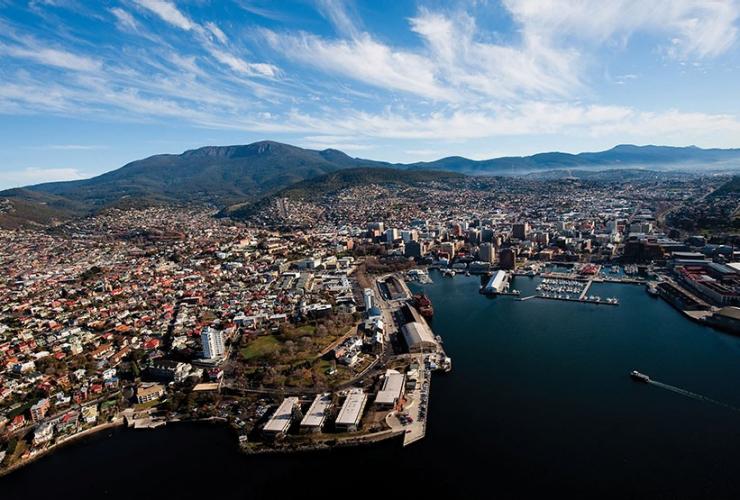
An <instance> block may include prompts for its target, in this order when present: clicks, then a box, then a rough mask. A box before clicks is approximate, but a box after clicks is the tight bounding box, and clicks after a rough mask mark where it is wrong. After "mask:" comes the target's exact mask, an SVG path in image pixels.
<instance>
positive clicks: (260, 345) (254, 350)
mask: <svg viewBox="0 0 740 500" xmlns="http://www.w3.org/2000/svg"><path fill="white" fill-rule="evenodd" d="M278 349H280V341H279V340H278V339H277V338H276V337H275V336H274V335H265V336H263V337H257V338H256V339H254V340H253V341H251V342H250V343H249V344H248V345H247V347H245V348H244V349H242V350H241V353H242V357H243V358H244V359H245V360H247V361H250V360H253V359H258V358H262V357H264V356H267V355H268V354H271V353H273V352H275V351H276V350H278Z"/></svg>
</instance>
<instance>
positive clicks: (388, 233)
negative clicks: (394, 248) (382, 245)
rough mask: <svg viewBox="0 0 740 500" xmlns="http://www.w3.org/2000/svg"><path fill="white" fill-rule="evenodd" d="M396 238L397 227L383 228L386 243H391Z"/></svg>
mask: <svg viewBox="0 0 740 500" xmlns="http://www.w3.org/2000/svg"><path fill="white" fill-rule="evenodd" d="M397 239H398V229H394V228H389V229H386V230H385V241H386V243H393V242H394V241H396V240H397Z"/></svg>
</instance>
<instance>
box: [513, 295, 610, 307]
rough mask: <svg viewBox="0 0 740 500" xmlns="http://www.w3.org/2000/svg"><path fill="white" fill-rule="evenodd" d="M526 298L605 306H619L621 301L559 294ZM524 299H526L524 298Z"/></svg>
mask: <svg viewBox="0 0 740 500" xmlns="http://www.w3.org/2000/svg"><path fill="white" fill-rule="evenodd" d="M526 298H537V299H546V300H563V301H566V302H578V303H580V304H600V305H604V306H618V305H619V302H610V301H608V300H596V299H586V298H583V299H581V298H575V297H557V296H548V295H534V296H532V297H526ZM522 300H524V299H522Z"/></svg>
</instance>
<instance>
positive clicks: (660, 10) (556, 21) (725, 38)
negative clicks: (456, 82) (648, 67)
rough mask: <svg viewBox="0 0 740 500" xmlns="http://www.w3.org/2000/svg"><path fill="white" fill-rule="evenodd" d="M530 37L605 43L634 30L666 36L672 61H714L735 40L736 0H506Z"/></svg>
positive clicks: (738, 9) (738, 7) (739, 12)
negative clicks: (695, 59)
mask: <svg viewBox="0 0 740 500" xmlns="http://www.w3.org/2000/svg"><path fill="white" fill-rule="evenodd" d="M504 5H505V6H506V8H507V9H508V10H509V11H510V12H511V14H512V16H513V17H514V19H515V20H516V21H517V22H518V23H520V25H521V26H522V30H523V33H524V34H525V35H528V36H532V35H537V36H542V37H545V38H547V39H563V38H564V37H571V38H573V39H580V40H587V41H589V42H594V41H595V42H599V43H603V42H606V41H607V40H610V39H614V38H619V37H621V38H623V39H626V38H629V37H631V36H632V35H633V34H635V33H638V32H647V33H655V34H658V35H660V36H662V37H663V38H664V41H665V43H667V44H668V45H667V50H669V52H670V54H671V55H673V56H675V57H699V58H703V57H713V56H717V55H719V54H722V53H723V52H725V51H727V50H728V49H729V48H730V47H731V46H732V45H733V44H734V43H735V40H736V38H737V26H736V23H737V20H738V17H740V4H739V3H738V2H737V1H736V0H711V1H695V0H649V1H644V0H609V1H607V2H605V1H602V0H580V1H576V2H573V1H568V0H504Z"/></svg>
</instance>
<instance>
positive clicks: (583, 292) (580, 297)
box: [578, 280, 594, 300]
mask: <svg viewBox="0 0 740 500" xmlns="http://www.w3.org/2000/svg"><path fill="white" fill-rule="evenodd" d="M593 282H594V280H588V283H586V286H584V287H583V291H582V292H581V295H579V296H578V300H584V299H585V298H586V294H587V293H588V290H589V288H591V284H592V283H593Z"/></svg>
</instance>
